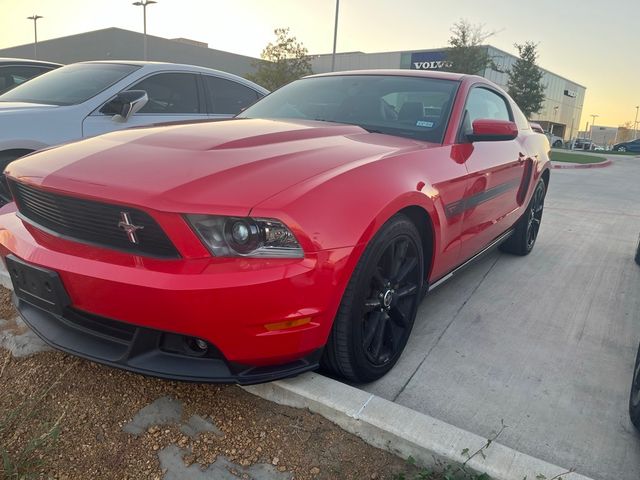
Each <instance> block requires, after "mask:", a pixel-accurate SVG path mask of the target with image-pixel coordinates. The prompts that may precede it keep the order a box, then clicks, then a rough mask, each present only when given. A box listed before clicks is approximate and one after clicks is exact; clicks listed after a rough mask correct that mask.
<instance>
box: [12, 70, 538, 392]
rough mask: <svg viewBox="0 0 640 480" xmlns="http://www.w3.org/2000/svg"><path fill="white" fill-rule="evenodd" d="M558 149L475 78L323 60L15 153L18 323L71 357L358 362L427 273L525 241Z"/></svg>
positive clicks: (202, 375) (236, 377) (404, 313)
mask: <svg viewBox="0 0 640 480" xmlns="http://www.w3.org/2000/svg"><path fill="white" fill-rule="evenodd" d="M425 105H427V106H428V107H429V108H428V109H426V108H425ZM107 120H109V119H107ZM109 121H110V120H109ZM548 152H549V142H548V140H547V138H546V137H545V136H544V135H540V134H538V133H535V132H534V131H533V130H532V129H531V127H530V126H529V123H528V122H527V120H526V118H525V116H524V114H523V113H522V112H521V111H520V109H519V108H518V106H517V105H516V103H515V102H514V101H513V100H512V99H511V98H509V96H508V95H507V93H506V92H504V91H503V90H502V89H500V88H499V87H498V86H496V85H495V84H493V83H491V82H490V81H488V80H486V79H484V78H481V77H477V76H473V75H461V74H454V73H443V72H430V71H420V70H390V71H385V70H369V71H364V72H346V73H345V72H341V73H333V74H325V75H316V76H312V77H308V78H304V79H301V80H297V81H295V82H292V83H290V84H288V85H286V86H284V87H282V88H281V89H279V90H278V91H276V92H274V93H273V94H271V95H269V96H267V97H265V98H264V99H262V100H260V101H259V102H258V103H256V104H255V105H253V106H252V107H250V108H248V109H246V110H245V111H243V112H242V113H241V114H240V115H239V116H238V118H237V119H233V120H229V121H225V122H207V123H192V124H187V125H184V124H180V125H175V124H169V125H167V124H165V125H163V126H158V127H154V128H136V129H129V130H126V131H121V132H112V133H109V134H106V135H102V136H99V137H96V138H90V139H87V140H83V141H80V142H75V143H72V144H68V145H63V146H60V147H56V148H52V149H49V150H46V151H43V152H38V153H35V154H33V155H32V156H30V157H28V158H23V159H19V160H17V161H15V162H12V163H11V164H10V165H9V167H8V169H7V171H6V173H7V179H8V182H9V185H10V188H11V192H12V193H13V195H14V198H15V205H12V206H11V207H10V208H9V207H8V208H6V209H5V210H4V214H3V215H0V230H1V231H2V235H0V255H1V256H2V257H4V258H5V260H6V262H7V265H8V270H9V274H10V275H11V278H12V280H13V282H14V286H15V292H16V295H17V297H16V298H17V300H16V301H17V306H18V310H19V311H20V313H21V315H22V316H23V318H24V319H25V321H26V322H27V323H28V324H29V325H31V326H32V327H33V329H34V330H35V331H36V332H37V333H38V334H39V335H40V336H41V337H43V338H44V339H45V340H46V341H48V342H49V343H51V344H52V345H54V346H56V347H57V348H60V349H62V350H66V351H68V352H71V353H73V354H75V355H80V356H83V357H87V358H90V359H93V360H95V361H98V362H103V363H107V364H109V365H113V366H116V367H120V368H125V369H129V370H134V371H137V372H141V373H145V374H147V375H158V376H161V377H165V378H175V379H182V380H195V381H235V382H240V383H255V382H262V381H268V380H272V379H275V378H279V377H285V376H290V375H295V374H297V373H300V372H303V371H307V370H312V369H315V368H317V367H318V365H319V364H322V365H323V366H324V367H325V368H326V369H327V370H329V371H330V372H332V373H333V374H334V375H339V376H341V377H343V378H347V379H349V380H350V381H354V382H370V381H373V380H375V379H377V378H380V377H381V376H383V375H384V374H385V373H387V372H388V371H389V370H390V369H391V368H392V367H393V365H394V364H395V363H396V361H397V360H398V359H399V358H400V355H401V354H402V351H403V349H404V347H405V344H406V342H407V339H408V338H409V335H410V333H411V328H412V326H413V323H414V319H415V317H416V311H417V308H418V304H419V302H420V301H421V300H422V298H423V295H424V293H425V292H426V291H428V290H432V289H434V288H436V287H437V286H438V285H440V284H442V283H443V282H445V281H447V280H448V279H449V278H452V277H453V276H454V275H455V274H456V273H457V272H460V271H461V270H463V267H464V266H466V265H467V264H468V263H470V262H471V261H473V260H475V259H477V258H480V256H481V255H482V254H483V253H486V252H488V251H489V250H490V249H491V248H493V247H497V246H498V245H500V247H501V248H502V249H503V251H505V252H509V253H512V254H515V255H521V256H524V255H527V254H528V253H529V252H531V250H532V249H533V248H534V245H535V243H536V238H537V236H538V232H539V229H540V223H541V221H542V215H543V208H544V198H545V193H546V190H547V186H548V185H549V175H550V161H549V158H548ZM16 209H17V212H16V211H15V210H16ZM78 212H82V214H79V213H78ZM535 261H536V260H535V259H532V262H535ZM505 281H506V280H505Z"/></svg>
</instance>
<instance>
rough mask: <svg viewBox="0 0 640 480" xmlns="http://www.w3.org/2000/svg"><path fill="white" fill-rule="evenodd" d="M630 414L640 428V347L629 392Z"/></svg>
mask: <svg viewBox="0 0 640 480" xmlns="http://www.w3.org/2000/svg"><path fill="white" fill-rule="evenodd" d="M629 416H630V417H631V421H632V422H633V424H634V425H635V426H636V428H637V429H639V430H640V347H639V348H638V353H637V355H636V363H635V366H634V367H633V381H632V382H631V393H630V394H629Z"/></svg>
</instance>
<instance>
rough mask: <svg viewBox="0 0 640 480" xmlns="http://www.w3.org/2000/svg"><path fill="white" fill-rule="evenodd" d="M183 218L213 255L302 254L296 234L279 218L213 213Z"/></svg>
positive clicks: (276, 256) (273, 255)
mask: <svg viewBox="0 0 640 480" xmlns="http://www.w3.org/2000/svg"><path fill="white" fill-rule="evenodd" d="M186 217H187V220H188V221H189V223H190V224H191V226H192V227H193V229H194V230H195V231H196V233H197V234H198V236H199V237H200V239H201V240H202V241H203V242H204V244H205V245H206V246H207V248H208V249H209V250H210V251H211V253H213V254H214V255H215V256H216V257H275V258H283V257H284V258H301V257H303V252H302V248H301V247H300V244H299V243H298V240H296V237H295V236H294V235H293V233H291V230H289V229H288V228H287V226H286V225H284V224H283V223H282V222H279V221H278V220H274V219H271V218H248V217H219V216H213V215H187V216H186Z"/></svg>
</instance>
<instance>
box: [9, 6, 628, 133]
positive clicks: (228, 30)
mask: <svg viewBox="0 0 640 480" xmlns="http://www.w3.org/2000/svg"><path fill="white" fill-rule="evenodd" d="M132 1H133V0H0V48H6V47H10V46H15V45H21V44H25V43H31V42H33V23H32V22H30V21H28V20H27V19H26V17H27V16H30V15H33V14H34V13H36V14H38V15H42V16H43V17H44V18H43V19H41V20H39V21H38V39H39V40H46V39H50V38H56V37H61V36H66V35H71V34H74V33H81V32H85V31H90V30H97V29H100V28H107V27H120V28H125V29H128V30H135V31H141V30H142V9H141V8H140V7H134V6H132V5H131V3H132ZM157 1H158V3H157V4H155V5H151V6H149V7H148V9H147V31H148V33H149V34H151V35H157V36H160V37H166V38H176V37H186V38H190V39H193V40H198V41H202V42H206V43H208V44H209V46H210V47H211V48H215V49H219V50H226V51H229V52H234V53H240V54H244V55H251V56H255V57H257V56H259V55H260V52H261V50H262V49H263V48H264V46H265V45H266V44H267V43H268V42H269V41H271V40H272V39H273V38H274V36H273V30H274V29H275V28H278V27H290V29H291V33H292V35H294V36H296V37H297V38H298V40H300V41H301V42H302V43H303V44H304V45H305V46H306V47H307V48H308V50H309V52H310V53H312V54H318V53H328V52H331V49H332V46H333V22H334V14H335V5H336V2H335V0H157ZM639 18H640V0H610V1H608V2H603V1H602V0H448V1H447V0H341V1H340V22H339V27H338V28H339V29H338V47H337V50H338V51H339V52H348V51H364V52H382V51H394V50H416V49H427V48H438V47H443V46H446V43H447V39H448V38H449V36H450V28H451V26H452V24H453V23H455V22H456V21H458V20H460V19H466V20H468V21H469V22H471V23H475V24H483V25H484V27H485V29H486V30H487V31H494V32H496V33H495V35H494V36H493V37H491V38H490V39H489V40H488V43H490V44H492V45H494V46H496V47H498V48H500V49H502V50H506V51H508V52H512V53H516V50H515V48H514V46H513V45H514V43H516V42H517V43H522V42H524V41H533V42H536V43H538V45H539V47H538V48H539V53H540V57H539V65H540V66H541V67H544V68H546V69H547V70H550V71H552V72H554V73H557V74H559V75H562V76H564V77H566V78H569V79H571V80H573V81H575V82H577V83H579V84H582V85H584V86H586V87H587V95H586V100H585V104H584V108H583V115H582V122H581V124H580V125H581V128H584V126H585V123H586V122H587V121H588V120H590V117H589V116H590V115H591V114H597V115H599V117H598V120H597V124H599V125H609V126H617V125H621V124H623V123H625V122H633V121H634V119H635V115H636V108H635V107H636V105H639V104H640V62H638V60H637V58H638V57H637V55H638V46H639V41H640V36H639V35H638V19H639Z"/></svg>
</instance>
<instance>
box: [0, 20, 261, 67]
mask: <svg viewBox="0 0 640 480" xmlns="http://www.w3.org/2000/svg"><path fill="white" fill-rule="evenodd" d="M109 30H115V31H120V32H127V33H133V34H135V35H139V36H140V37H142V36H143V35H144V34H142V33H140V32H136V31H134V30H127V29H126V28H120V27H107V28H100V29H98V30H89V31H87V32H80V33H74V34H71V35H64V36H62V37H55V38H49V39H47V40H38V45H43V44H47V43H49V42H55V41H57V40H62V39H67V38H73V37H79V36H81V35H91V34H94V33H99V32H106V31H109ZM147 37H148V38H157V39H159V40H165V41H167V42H174V43H177V44H180V45H187V46H189V47H191V48H202V49H204V50H209V51H211V52H218V53H227V54H231V55H235V56H238V57H244V58H248V59H251V60H260V59H259V58H257V57H250V56H249V55H243V54H241V53H233V52H228V51H226V50H218V49H215V48H210V47H208V46H207V47H204V46H201V45H194V44H190V43H184V42H178V41H176V40H174V39H171V38H165V37H158V36H157V35H149V34H147ZM203 43H204V42H203ZM31 45H33V43H23V44H21V45H14V46H12V47H5V48H0V52H2V51H4V50H9V49H13V48H21V47H29V46H31Z"/></svg>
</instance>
